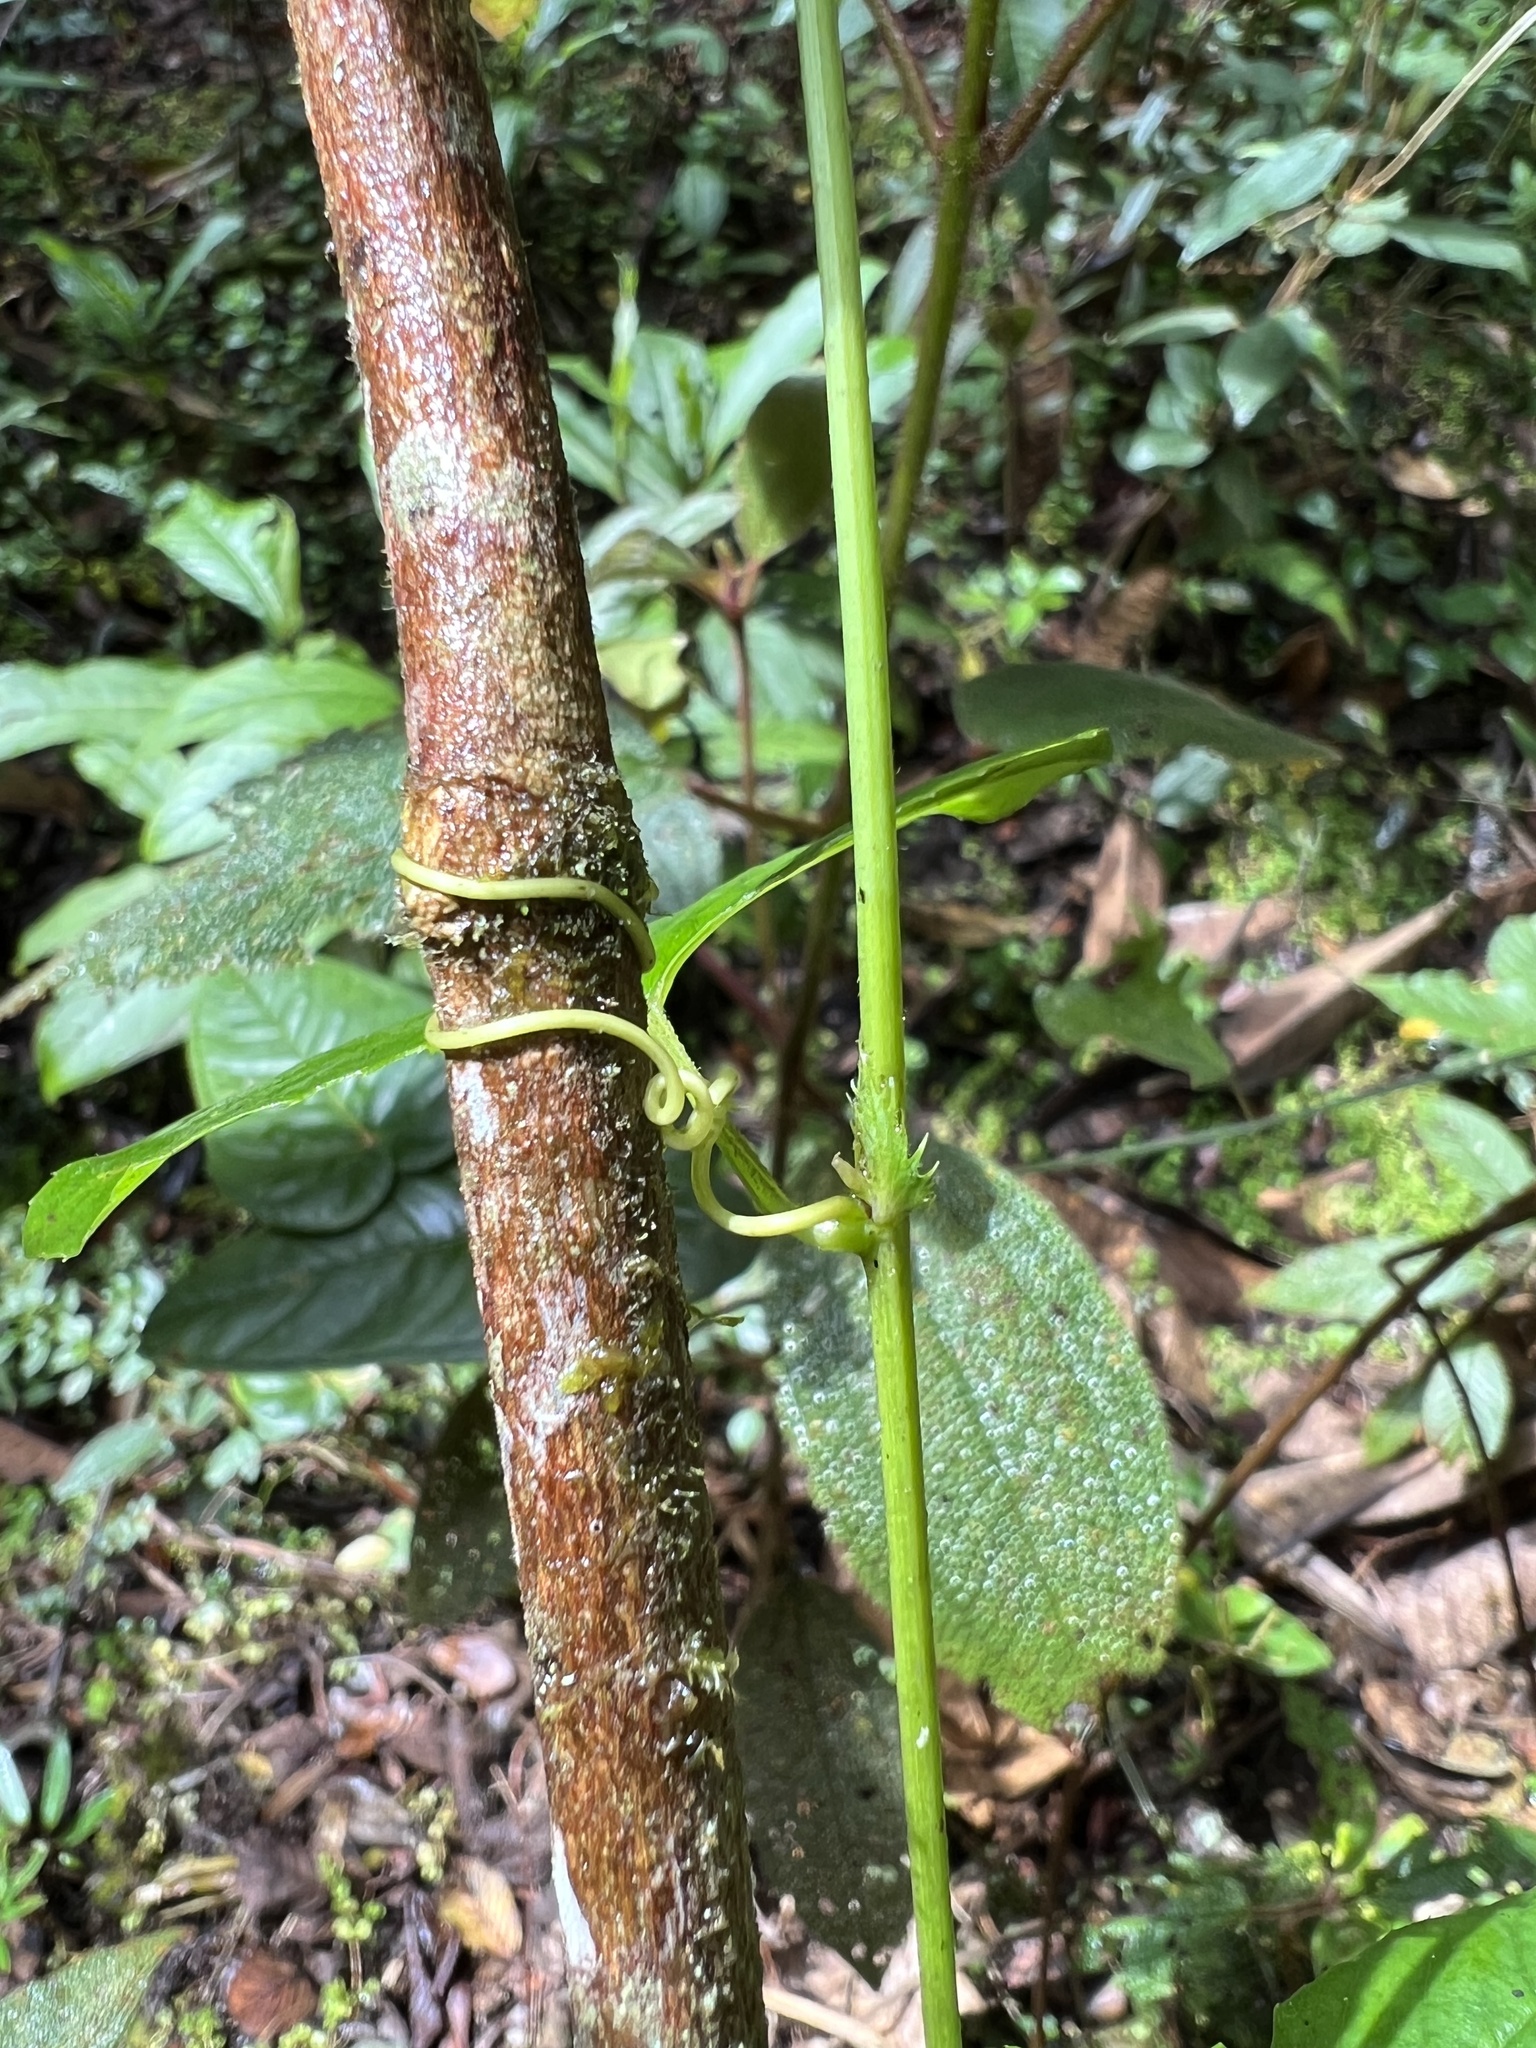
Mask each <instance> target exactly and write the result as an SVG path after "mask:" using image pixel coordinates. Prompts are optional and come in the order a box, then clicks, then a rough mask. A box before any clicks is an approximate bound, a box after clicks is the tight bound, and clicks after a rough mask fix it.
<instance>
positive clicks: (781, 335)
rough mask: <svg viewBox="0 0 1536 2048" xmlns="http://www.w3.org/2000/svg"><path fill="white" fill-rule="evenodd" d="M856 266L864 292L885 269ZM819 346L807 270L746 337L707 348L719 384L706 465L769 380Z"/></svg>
mask: <svg viewBox="0 0 1536 2048" xmlns="http://www.w3.org/2000/svg"><path fill="white" fill-rule="evenodd" d="M861 271H862V279H863V285H864V295H865V297H866V298H868V296H869V294H870V293H871V292H872V291H873V290H874V288H875V286H876V284H877V283H878V282H879V280H880V278H881V277H882V276H883V275H884V269H883V266H882V265H880V264H877V263H865V264H863V265H862V266H861ZM820 349H821V280H820V279H819V278H817V277H815V276H812V277H806V278H802V279H801V281H800V283H799V284H797V285H796V286H795V288H794V290H793V291H791V292H790V293H789V295H788V297H787V298H786V299H785V300H784V301H783V303H782V304H781V305H778V306H775V307H774V309H773V311H772V312H771V313H765V314H764V316H763V318H762V319H761V320H760V321H759V322H758V324H757V326H756V327H755V328H754V329H753V330H752V332H751V334H750V335H748V337H747V338H746V340H745V341H741V342H735V343H733V344H731V345H730V346H729V347H726V348H718V349H713V350H711V352H710V365H711V367H712V369H713V370H714V373H715V379H716V383H717V384H718V387H719V396H718V398H717V399H716V401H715V407H714V411H713V412H712V413H711V414H710V419H709V427H708V431H707V435H706V440H705V457H706V461H707V463H708V466H709V467H710V468H711V469H713V468H714V466H715V464H716V463H718V462H719V461H720V460H721V458H722V457H723V456H724V454H725V452H726V450H727V449H728V448H729V447H730V446H731V444H732V443H733V442H734V441H736V440H737V439H739V437H740V436H741V435H742V434H743V433H744V432H745V431H746V426H747V422H748V421H749V420H750V419H751V417H752V415H753V414H754V413H755V412H756V411H757V409H758V407H759V406H760V405H761V404H762V402H763V400H764V399H765V398H766V397H767V396H768V393H769V392H770V391H771V390H772V389H773V387H774V385H775V384H777V383H779V382H781V381H782V379H784V378H785V377H793V376H794V375H795V374H796V373H797V372H798V371H800V370H803V369H804V368H805V367H806V365H807V364H808V363H810V362H812V361H813V360H814V358H815V357H816V356H817V354H818V353H819V352H820Z"/></svg>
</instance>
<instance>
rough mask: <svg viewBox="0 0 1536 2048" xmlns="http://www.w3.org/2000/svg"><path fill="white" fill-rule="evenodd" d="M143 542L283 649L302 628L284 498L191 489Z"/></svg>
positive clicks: (292, 529)
mask: <svg viewBox="0 0 1536 2048" xmlns="http://www.w3.org/2000/svg"><path fill="white" fill-rule="evenodd" d="M144 538H145V539H146V540H147V541H148V542H149V544H150V546H151V547H153V548H158V549H159V550H160V552H161V553H162V554H163V555H169V556H170V558H171V560H172V561H173V562H174V563H175V564H176V566H177V568H178V569H180V570H181V572H182V574H183V575H185V576H190V577H191V579H192V581H193V582H194V583H200V584H201V585H202V586H203V588H204V589H205V590H211V591H212V592H213V594H214V596H215V597H222V598H224V599H225V600H226V601H227V602H228V603H230V604H234V605H238V606H239V607H240V609H241V611H243V612H248V613H249V614H250V616H251V617H252V618H253V619H255V620H256V621H257V622H258V623H259V624H260V626H261V628H262V630H263V632H265V634H266V635H267V637H268V639H269V640H275V641H276V642H277V643H278V644H279V645H282V644H284V643H285V642H287V641H289V640H292V639H293V638H294V636H295V635H296V634H297V633H298V631H299V628H300V627H301V626H302V625H303V623H304V604H303V599H302V598H301V596H300V593H299V529H298V525H297V523H296V522H295V520H294V516H293V513H292V511H291V510H290V508H289V507H288V506H287V505H285V504H284V503H283V501H282V499H281V498H256V499H253V500H250V501H248V502H246V503H243V504H241V503H236V502H235V501H234V500H233V499H231V498H223V497H220V495H219V493H218V492H217V491H210V490H209V489H208V487H207V486H206V485H205V484H189V485H188V486H187V493H186V496H185V497H184V498H183V499H182V501H181V503H180V504H179V505H178V506H177V507H176V508H175V510H174V511H172V512H170V513H168V514H167V515H166V517H165V518H164V519H161V520H159V521H158V522H157V523H156V524H155V525H154V526H152V527H151V528H150V529H149V531H148V533H146V534H145V536H144Z"/></svg>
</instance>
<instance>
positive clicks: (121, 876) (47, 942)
mask: <svg viewBox="0 0 1536 2048" xmlns="http://www.w3.org/2000/svg"><path fill="white" fill-rule="evenodd" d="M154 886H155V871H154V869H153V868H152V867H149V866H147V865H146V864H145V863H144V862H143V861H135V862H134V864H133V865H132V866H131V867H126V868H119V869H118V870H117V872H116V873H115V874H111V875H98V876H97V877H96V878H95V880H93V881H89V882H82V883H81V884H80V885H79V887H78V888H75V889H71V890H70V891H69V893H68V894H67V895H65V896H61V897H60V898H59V900H58V902H57V903H55V904H54V905H53V907H52V908H51V909H50V910H45V911H44V912H43V914H42V916H41V917H39V918H37V919H35V920H34V921H33V922H32V923H31V924H29V925H28V926H27V928H26V930H25V931H24V932H23V933H22V935H21V941H20V943H19V945H18V946H17V948H16V960H15V965H16V971H17V973H18V974H19V973H20V972H21V971H22V970H23V969H24V968H27V967H32V966H34V965H35V964H36V963H37V962H38V961H39V960H46V959H47V958H48V955H49V954H50V953H57V952H59V951H61V950H62V949H63V948H64V947H65V946H72V945H74V943H75V942H76V940H78V939H81V938H83V937H84V936H85V934H86V933H87V932H88V931H90V930H91V929H92V928H93V926H95V925H98V924H100V923H101V921H102V919H103V918H104V917H110V916H111V914H112V912H113V911H115V910H120V909H121V908H122V906H123V905H124V904H125V903H136V902H137V901H138V899H139V898H140V897H141V896H146V895H148V894H149V892H150V890H151V889H153V888H154Z"/></svg>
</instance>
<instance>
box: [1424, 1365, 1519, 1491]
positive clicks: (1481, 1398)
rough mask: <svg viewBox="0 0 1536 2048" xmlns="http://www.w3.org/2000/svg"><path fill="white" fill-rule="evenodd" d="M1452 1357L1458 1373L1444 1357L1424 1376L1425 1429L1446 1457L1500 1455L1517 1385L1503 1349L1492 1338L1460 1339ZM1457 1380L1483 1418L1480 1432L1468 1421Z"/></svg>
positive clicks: (1478, 1416)
mask: <svg viewBox="0 0 1536 2048" xmlns="http://www.w3.org/2000/svg"><path fill="white" fill-rule="evenodd" d="M1451 1360H1452V1363H1453V1364H1454V1365H1455V1368H1456V1371H1455V1376H1454V1378H1453V1377H1452V1374H1451V1370H1450V1367H1449V1366H1447V1365H1446V1363H1445V1361H1444V1359H1440V1360H1438V1361H1437V1362H1436V1364H1435V1365H1434V1366H1432V1367H1431V1369H1430V1374H1429V1377H1428V1379H1426V1380H1425V1382H1424V1397H1423V1401H1422V1403H1421V1405H1420V1414H1421V1416H1422V1418H1423V1423H1424V1434H1425V1436H1426V1437H1427V1438H1428V1440H1429V1441H1430V1443H1432V1444H1433V1445H1434V1447H1435V1449H1436V1450H1437V1451H1438V1452H1439V1453H1440V1455H1441V1457H1442V1458H1465V1459H1466V1460H1467V1461H1468V1462H1469V1463H1470V1464H1473V1465H1478V1464H1481V1462H1482V1460H1483V1457H1484V1456H1485V1455H1486V1456H1487V1457H1489V1458H1496V1457H1497V1456H1498V1455H1499V1453H1500V1451H1502V1450H1503V1448H1504V1444H1505V1441H1506V1439H1507V1438H1508V1436H1509V1418H1510V1416H1511V1415H1512V1414H1513V1412H1514V1405H1515V1396H1514V1389H1513V1388H1512V1387H1511V1386H1510V1383H1509V1371H1508V1368H1507V1367H1506V1366H1505V1363H1504V1354H1503V1352H1501V1351H1500V1349H1499V1347H1498V1345H1497V1344H1491V1343H1489V1342H1488V1340H1487V1339H1486V1338H1478V1339H1474V1340H1469V1341H1468V1342H1466V1343H1463V1344H1457V1345H1456V1346H1454V1347H1453V1349H1452V1351H1451ZM1457 1380H1459V1381H1460V1382H1461V1388H1462V1393H1464V1394H1465V1395H1466V1398H1467V1403H1468V1405H1469V1406H1470V1407H1471V1410H1472V1417H1473V1420H1474V1421H1475V1423H1476V1424H1477V1434H1476V1436H1475V1437H1474V1435H1473V1433H1472V1431H1471V1430H1470V1429H1468V1427H1467V1413H1466V1408H1464V1407H1463V1405H1462V1400H1461V1395H1460V1394H1458V1393H1457V1391H1456V1381H1457Z"/></svg>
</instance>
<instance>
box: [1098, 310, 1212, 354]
mask: <svg viewBox="0 0 1536 2048" xmlns="http://www.w3.org/2000/svg"><path fill="white" fill-rule="evenodd" d="M1242 324H1243V323H1242V318H1241V316H1240V315H1239V314H1238V313H1237V312H1235V311H1234V310H1233V308H1232V307H1231V306H1176V307H1175V308H1174V309H1173V311H1172V312H1169V313H1152V314H1150V315H1149V316H1148V317H1147V318H1146V319H1145V320H1133V321H1132V322H1131V324H1130V326H1129V327H1126V328H1123V329H1122V330H1121V332H1120V333H1119V334H1117V335H1116V336H1115V340H1116V342H1117V344H1118V345H1119V346H1120V347H1121V348H1135V347H1136V346H1138V345H1145V344H1148V343H1151V342H1170V341H1209V340H1211V338H1212V337H1213V336H1214V335H1217V334H1231V333H1232V332H1233V331H1234V329H1236V328H1239V327H1241V326H1242Z"/></svg>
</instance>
